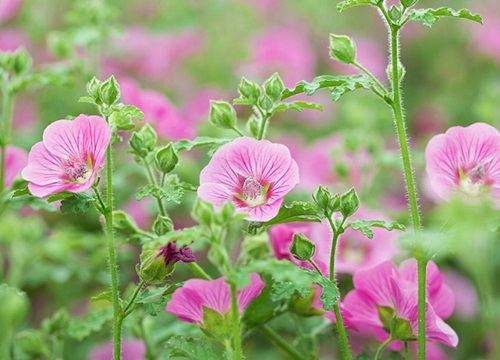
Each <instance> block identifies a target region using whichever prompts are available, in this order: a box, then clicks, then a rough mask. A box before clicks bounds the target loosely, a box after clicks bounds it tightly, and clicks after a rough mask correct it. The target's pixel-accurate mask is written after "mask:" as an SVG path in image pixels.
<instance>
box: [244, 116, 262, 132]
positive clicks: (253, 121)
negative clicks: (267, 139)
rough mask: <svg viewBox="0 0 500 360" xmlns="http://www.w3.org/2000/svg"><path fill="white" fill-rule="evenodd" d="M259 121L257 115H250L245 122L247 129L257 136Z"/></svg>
mask: <svg viewBox="0 0 500 360" xmlns="http://www.w3.org/2000/svg"><path fill="white" fill-rule="evenodd" d="M259 129H260V122H259V119H258V118H257V116H255V115H253V114H252V115H251V116H250V118H249V119H248V122H247V130H248V132H249V133H250V134H251V135H252V136H253V137H255V138H256V137H257V136H258V135H259Z"/></svg>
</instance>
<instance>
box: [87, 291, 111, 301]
mask: <svg viewBox="0 0 500 360" xmlns="http://www.w3.org/2000/svg"><path fill="white" fill-rule="evenodd" d="M112 295H113V294H112V293H111V291H106V292H103V293H100V294H99V295H96V296H92V297H91V298H90V301H92V302H95V301H100V300H107V301H109V302H112Z"/></svg>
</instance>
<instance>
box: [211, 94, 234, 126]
mask: <svg viewBox="0 0 500 360" xmlns="http://www.w3.org/2000/svg"><path fill="white" fill-rule="evenodd" d="M237 120H238V118H237V116H236V111H235V110H234V108H233V107H232V106H231V104H229V103H227V102H225V101H214V100H210V123H211V124H212V125H215V126H217V127H220V128H222V129H234V128H235V127H236V122H237Z"/></svg>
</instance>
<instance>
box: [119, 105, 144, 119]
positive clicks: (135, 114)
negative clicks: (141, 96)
mask: <svg viewBox="0 0 500 360" xmlns="http://www.w3.org/2000/svg"><path fill="white" fill-rule="evenodd" d="M120 111H121V112H123V113H124V114H126V115H127V116H130V117H131V118H133V119H139V120H141V121H142V120H144V113H143V112H142V111H141V110H140V109H139V108H137V107H135V106H133V105H123V106H121V107H120Z"/></svg>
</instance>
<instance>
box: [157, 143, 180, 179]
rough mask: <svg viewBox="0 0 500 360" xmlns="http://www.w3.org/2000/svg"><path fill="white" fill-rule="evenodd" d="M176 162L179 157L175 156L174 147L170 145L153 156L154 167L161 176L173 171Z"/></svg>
mask: <svg viewBox="0 0 500 360" xmlns="http://www.w3.org/2000/svg"><path fill="white" fill-rule="evenodd" d="M178 162H179V156H177V153H176V151H175V149H174V145H173V144H172V143H170V144H168V145H167V146H165V147H164V148H162V149H160V150H158V151H157V152H156V154H155V163H156V167H157V168H158V170H160V171H161V172H162V173H163V174H168V173H169V172H171V171H172V170H174V168H175V166H176V165H177V163H178Z"/></svg>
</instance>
